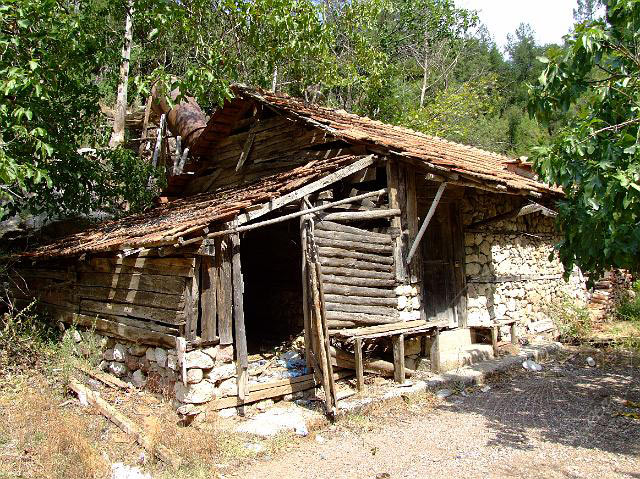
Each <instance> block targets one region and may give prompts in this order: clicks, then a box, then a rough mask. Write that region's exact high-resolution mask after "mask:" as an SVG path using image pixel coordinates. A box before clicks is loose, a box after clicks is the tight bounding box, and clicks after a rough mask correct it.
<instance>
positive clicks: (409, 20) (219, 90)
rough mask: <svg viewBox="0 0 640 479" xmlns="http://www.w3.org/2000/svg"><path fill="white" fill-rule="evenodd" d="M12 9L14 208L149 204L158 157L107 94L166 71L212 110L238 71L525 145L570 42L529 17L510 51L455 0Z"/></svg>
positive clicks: (2, 173) (8, 198) (498, 147)
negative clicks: (127, 144)
mask: <svg viewBox="0 0 640 479" xmlns="http://www.w3.org/2000/svg"><path fill="white" fill-rule="evenodd" d="M0 25H1V33H0V48H1V50H0V77H1V79H0V85H1V88H0V91H2V94H3V98H2V105H1V106H0V122H1V123H2V125H3V128H2V132H1V133H0V135H1V136H0V179H1V180H2V185H0V194H1V195H2V213H3V214H4V215H9V214H14V213H16V212H24V211H28V212H30V213H47V214H51V215H56V216H70V215H76V214H87V213H88V212H90V211H94V210H102V211H107V212H109V213H112V214H118V213H120V212H121V211H122V209H123V208H124V207H125V205H126V209H127V210H130V211H136V210H140V209H143V208H144V207H146V206H147V205H148V204H149V201H150V200H151V198H152V197H153V195H154V194H155V193H156V191H149V189H148V188H147V187H146V186H147V184H149V182H148V178H149V176H150V175H152V174H153V172H152V171H151V168H150V166H149V165H148V164H145V163H141V162H140V161H139V159H138V158H137V156H136V155H135V154H134V153H133V152H132V151H129V150H126V149H123V148H118V145H120V144H123V143H124V140H125V137H124V135H125V133H126V132H125V131H124V128H123V127H122V126H121V127H120V132H119V135H117V134H116V133H114V132H112V130H111V128H112V127H111V125H110V124H108V123H107V121H106V118H105V117H104V115H102V114H101V113H100V106H103V107H109V108H112V107H114V105H116V104H117V103H118V101H117V100H118V99H119V100H120V103H121V104H124V105H126V106H127V107H128V108H129V109H131V108H136V107H138V106H140V105H144V103H145V101H146V97H147V96H148V94H149V90H150V86H151V84H152V83H153V82H160V83H161V84H165V86H166V87H167V88H170V89H173V88H175V87H178V88H180V91H181V92H183V93H185V94H189V95H192V96H194V97H196V99H197V101H198V102H199V103H200V105H201V106H202V107H203V109H204V110H205V111H208V112H211V111H212V110H213V109H214V108H215V107H216V106H217V105H219V104H220V103H221V102H222V101H223V100H224V99H225V98H228V97H229V96H230V90H229V85H230V84H231V83H234V82H241V83H245V84H249V85H254V86H260V87H264V88H268V89H274V90H276V91H280V92H284V93H289V94H291V95H295V96H301V97H304V98H305V99H306V100H308V101H310V102H314V103H318V104H323V105H327V106H331V107H336V108H343V109H345V110H348V111H351V112H354V113H357V114H360V115H366V116H369V117H371V118H375V119H379V120H382V121H385V122H390V123H393V124H397V125H403V126H407V127H410V128H414V129H416V130H419V131H422V132H425V133H428V134H433V135H438V136H441V137H444V138H447V139H450V140H453V141H459V142H463V143H467V144H470V145H475V146H479V147H482V148H486V149H488V150H492V151H496V152H501V153H506V154H508V155H512V156H520V155H528V154H529V152H530V150H531V147H532V146H535V145H539V144H541V143H545V142H547V141H548V137H549V132H550V131H551V130H550V128H548V127H541V126H540V125H539V124H538V123H537V122H536V120H534V119H531V118H530V117H529V115H528V114H527V111H526V108H527V84H529V83H533V82H535V81H536V79H537V78H538V77H539V76H540V74H541V73H542V71H543V70H544V68H545V65H544V64H543V63H541V62H539V61H538V60H537V58H538V57H539V56H541V55H543V54H544V53H545V51H547V50H548V49H549V48H555V49H559V48H562V47H561V46H558V45H539V44H537V43H536V40H535V35H534V32H533V30H532V29H531V27H530V26H528V25H525V24H523V25H521V26H520V27H519V28H518V29H517V30H516V31H515V32H513V34H512V35H511V36H510V37H509V41H508V45H507V47H506V51H501V50H500V49H499V48H498V47H497V46H496V44H495V42H494V40H493V39H492V38H491V36H490V34H489V32H488V31H487V29H486V28H485V27H484V26H483V25H482V24H481V23H480V22H479V20H478V17H477V15H476V13H475V12H473V11H469V10H465V9H461V8H457V7H456V6H455V4H454V2H453V1H452V0H417V1H413V0H393V1H392V0H356V1H350V2H346V1H329V0H327V1H325V2H314V1H312V0H251V1H249V0H242V1H232V0H189V1H185V2H167V1H157V0H117V1H106V0H86V1H79V0H73V1H63V0H4V1H3V2H2V4H0ZM123 69H124V70H123ZM123 90H124V91H123ZM123 94H124V97H123ZM115 110H116V114H117V105H116V108H115ZM79 148H93V149H95V152H93V151H92V154H87V153H86V150H84V151H85V153H78V150H79Z"/></svg>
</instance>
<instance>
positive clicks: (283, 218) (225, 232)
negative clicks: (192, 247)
mask: <svg viewBox="0 0 640 479" xmlns="http://www.w3.org/2000/svg"><path fill="white" fill-rule="evenodd" d="M385 192H386V190H384V189H382V190H378V191H371V192H369V193H363V194H361V195H358V196H352V197H349V198H345V199H343V200H338V201H334V202H332V203H327V204H325V205H321V206H316V207H313V208H309V209H307V210H305V211H296V212H295V213H290V214H287V215H283V216H278V217H277V218H273V219H270V220H265V221H261V222H259V223H252V224H250V225H244V226H238V227H235V228H232V229H227V230H223V231H216V232H214V233H209V234H208V235H207V237H206V239H205V240H204V241H203V243H202V245H203V247H204V246H207V245H208V244H210V241H211V240H210V238H216V237H219V236H226V235H229V234H233V233H243V232H245V231H251V230H254V229H257V228H262V227H263V226H268V225H273V224H277V223H282V222H284V221H288V220H292V219H295V218H300V217H301V216H304V215H308V214H311V213H317V212H318V211H322V210H326V209H328V208H332V207H334V206H337V205H343V204H346V203H353V202H356V201H359V200H362V199H365V198H371V197H374V196H380V195H382V194H384V193H385Z"/></svg>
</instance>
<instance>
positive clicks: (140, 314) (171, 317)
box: [80, 299, 185, 324]
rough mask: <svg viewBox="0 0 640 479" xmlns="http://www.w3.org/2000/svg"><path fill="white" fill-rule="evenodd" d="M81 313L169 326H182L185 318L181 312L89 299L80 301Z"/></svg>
mask: <svg viewBox="0 0 640 479" xmlns="http://www.w3.org/2000/svg"><path fill="white" fill-rule="evenodd" d="M80 311H81V312H87V313H100V314H108V315H111V316H132V317H134V318H142V319H150V320H152V321H159V322H161V323H168V324H182V323H184V320H185V316H184V313H182V312H181V311H172V310H169V309H160V308H151V307H149V306H139V305H134V304H121V303H112V302H104V303H102V302H99V301H92V300H88V299H83V300H82V301H80Z"/></svg>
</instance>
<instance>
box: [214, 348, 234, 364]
mask: <svg viewBox="0 0 640 479" xmlns="http://www.w3.org/2000/svg"><path fill="white" fill-rule="evenodd" d="M231 361H233V344H221V345H220V346H219V348H218V354H217V356H216V362H218V363H230V362H231Z"/></svg>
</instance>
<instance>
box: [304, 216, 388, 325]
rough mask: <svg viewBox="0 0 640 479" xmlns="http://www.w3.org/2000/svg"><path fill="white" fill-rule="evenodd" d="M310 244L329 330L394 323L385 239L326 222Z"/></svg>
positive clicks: (316, 230) (385, 237) (318, 225)
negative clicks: (319, 269)
mask: <svg viewBox="0 0 640 479" xmlns="http://www.w3.org/2000/svg"><path fill="white" fill-rule="evenodd" d="M314 241H315V244H316V246H317V250H318V259H319V262H320V265H321V267H322V288H323V292H324V298H325V302H326V303H325V308H326V311H327V313H326V315H327V326H328V327H329V328H330V329H337V328H350V327H358V326H367V325H369V326H370V325H378V324H387V323H394V322H398V321H399V313H398V310H397V299H396V294H395V292H394V287H395V284H396V283H395V275H394V263H393V238H392V237H391V235H390V234H386V233H376V232H372V231H368V230H366V229H364V228H357V227H354V226H348V225H344V224H340V223H337V222H334V221H328V220H326V219H325V220H323V221H320V222H318V223H317V224H316V226H315V231H314Z"/></svg>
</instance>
